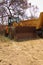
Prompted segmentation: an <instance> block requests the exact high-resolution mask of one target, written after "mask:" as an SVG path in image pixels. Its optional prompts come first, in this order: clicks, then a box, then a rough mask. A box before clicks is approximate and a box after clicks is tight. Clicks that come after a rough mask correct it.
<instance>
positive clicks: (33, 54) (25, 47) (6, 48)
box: [0, 36, 43, 65]
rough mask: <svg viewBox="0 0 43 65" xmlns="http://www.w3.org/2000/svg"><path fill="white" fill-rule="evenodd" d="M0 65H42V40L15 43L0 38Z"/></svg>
mask: <svg viewBox="0 0 43 65" xmlns="http://www.w3.org/2000/svg"><path fill="white" fill-rule="evenodd" d="M0 65H43V39H36V40H28V41H25V40H24V41H21V42H16V41H14V40H12V41H11V40H9V39H7V38H3V37H1V36H0Z"/></svg>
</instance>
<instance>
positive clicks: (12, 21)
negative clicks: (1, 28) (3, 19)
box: [8, 17, 19, 26]
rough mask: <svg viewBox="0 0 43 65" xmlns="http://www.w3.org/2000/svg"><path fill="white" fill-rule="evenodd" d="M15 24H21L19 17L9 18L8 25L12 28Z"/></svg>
mask: <svg viewBox="0 0 43 65" xmlns="http://www.w3.org/2000/svg"><path fill="white" fill-rule="evenodd" d="M14 22H17V23H18V22H19V17H9V18H8V25H9V26H11V25H12V24H13V23H14Z"/></svg>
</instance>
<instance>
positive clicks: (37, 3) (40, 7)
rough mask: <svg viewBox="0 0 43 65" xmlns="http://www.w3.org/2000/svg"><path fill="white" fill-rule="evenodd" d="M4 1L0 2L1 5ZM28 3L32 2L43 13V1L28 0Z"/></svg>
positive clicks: (0, 0)
mask: <svg viewBox="0 0 43 65" xmlns="http://www.w3.org/2000/svg"><path fill="white" fill-rule="evenodd" d="M2 1H3V0H0V3H1V2H2ZM28 2H31V3H32V4H33V5H37V6H38V7H39V11H40V12H43V0H28Z"/></svg>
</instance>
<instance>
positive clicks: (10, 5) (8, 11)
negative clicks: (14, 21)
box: [0, 0, 38, 22]
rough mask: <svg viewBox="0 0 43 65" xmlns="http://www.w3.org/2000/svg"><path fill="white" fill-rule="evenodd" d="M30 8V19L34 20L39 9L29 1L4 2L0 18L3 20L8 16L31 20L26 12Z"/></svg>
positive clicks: (13, 0) (0, 10)
mask: <svg viewBox="0 0 43 65" xmlns="http://www.w3.org/2000/svg"><path fill="white" fill-rule="evenodd" d="M28 8H29V11H30V14H31V17H30V18H34V17H35V14H36V13H37V11H38V7H37V6H34V5H32V4H31V3H28V0H3V1H2V2H1V3H0V16H1V18H2V20H3V17H7V16H14V17H15V16H18V17H19V18H20V19H25V18H26V19H29V17H28V16H27V15H25V11H26V10H27V9H28ZM28 15H29V14H28ZM3 22H4V21H3Z"/></svg>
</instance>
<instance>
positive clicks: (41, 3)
mask: <svg viewBox="0 0 43 65" xmlns="http://www.w3.org/2000/svg"><path fill="white" fill-rule="evenodd" d="M28 2H31V3H32V4H33V5H37V6H38V7H39V11H40V12H43V0H28Z"/></svg>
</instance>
